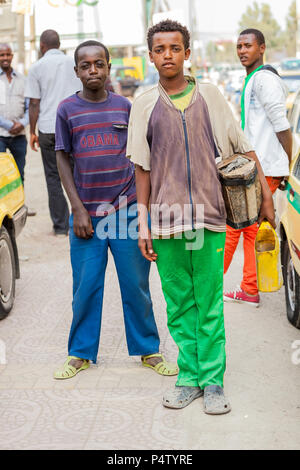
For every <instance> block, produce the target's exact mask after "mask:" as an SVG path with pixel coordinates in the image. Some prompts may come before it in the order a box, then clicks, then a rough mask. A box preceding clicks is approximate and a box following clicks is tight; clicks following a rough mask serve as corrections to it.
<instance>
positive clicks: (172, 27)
mask: <svg viewBox="0 0 300 470" xmlns="http://www.w3.org/2000/svg"><path fill="white" fill-rule="evenodd" d="M175 31H178V32H179V33H181V34H182V37H183V44H184V49H185V50H187V49H189V47H190V33H189V31H188V29H187V28H186V27H185V26H183V25H182V24H180V23H178V21H173V20H164V21H160V23H157V24H155V25H154V26H152V27H151V28H149V29H148V34H147V42H148V48H149V51H152V46H153V36H154V34H156V33H169V32H175Z"/></svg>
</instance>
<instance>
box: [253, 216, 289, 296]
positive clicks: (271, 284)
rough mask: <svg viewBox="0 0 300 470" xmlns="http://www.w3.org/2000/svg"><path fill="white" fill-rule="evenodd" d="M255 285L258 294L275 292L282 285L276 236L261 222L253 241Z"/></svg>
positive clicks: (266, 223) (273, 231)
mask: <svg viewBox="0 0 300 470" xmlns="http://www.w3.org/2000/svg"><path fill="white" fill-rule="evenodd" d="M255 255H256V272H257V285H258V290H259V291H260V292H275V291H277V290H279V289H280V288H281V286H282V284H283V279H282V272H281V259H280V245H279V240H278V236H277V234H276V232H275V230H274V229H273V227H272V226H271V225H270V224H269V222H262V224H261V225H260V227H259V230H258V233H257V236H256V240H255Z"/></svg>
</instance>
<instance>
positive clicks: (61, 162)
mask: <svg viewBox="0 0 300 470" xmlns="http://www.w3.org/2000/svg"><path fill="white" fill-rule="evenodd" d="M56 160H57V168H58V172H59V176H60V179H61V181H62V184H63V187H64V188H65V190H66V193H67V195H68V198H69V201H70V203H71V208H72V213H73V230H74V233H75V235H76V236H77V237H79V238H84V239H86V240H87V239H89V238H91V237H92V236H93V234H94V230H93V226H92V221H91V217H90V215H89V213H88V211H87V210H86V209H85V207H84V205H83V204H82V201H81V199H80V197H79V195H78V192H77V189H76V186H75V182H74V177H73V172H72V168H71V164H70V156H69V154H68V153H66V152H64V151H63V150H58V151H57V152H56Z"/></svg>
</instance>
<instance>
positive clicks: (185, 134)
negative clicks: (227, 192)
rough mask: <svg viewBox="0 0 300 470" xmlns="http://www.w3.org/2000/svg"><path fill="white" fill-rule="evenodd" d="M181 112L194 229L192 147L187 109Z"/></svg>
mask: <svg viewBox="0 0 300 470" xmlns="http://www.w3.org/2000/svg"><path fill="white" fill-rule="evenodd" d="M180 113H181V119H182V124H183V130H184V140H185V151H186V159H187V172H188V184H189V196H190V204H191V206H192V230H194V204H193V199H192V184H191V162H190V149H189V141H188V134H187V126H186V119H185V111H184V112H182V111H180Z"/></svg>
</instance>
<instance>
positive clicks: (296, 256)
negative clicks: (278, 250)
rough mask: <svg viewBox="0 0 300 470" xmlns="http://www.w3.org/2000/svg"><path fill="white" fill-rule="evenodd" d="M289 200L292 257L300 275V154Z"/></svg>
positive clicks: (293, 173)
mask: <svg viewBox="0 0 300 470" xmlns="http://www.w3.org/2000/svg"><path fill="white" fill-rule="evenodd" d="M287 198H288V207H287V220H288V227H289V229H288V232H289V238H290V249H291V255H292V258H293V261H294V264H295V268H296V270H297V272H298V273H300V153H299V155H298V158H297V159H296V161H295V163H294V165H293V167H292V169H291V174H290V177H289V183H288V188H287Z"/></svg>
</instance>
